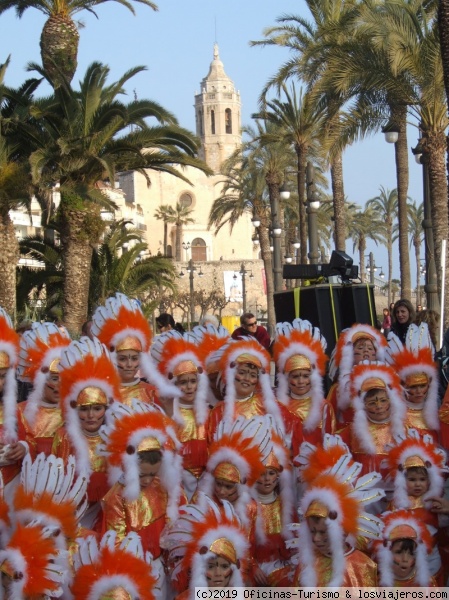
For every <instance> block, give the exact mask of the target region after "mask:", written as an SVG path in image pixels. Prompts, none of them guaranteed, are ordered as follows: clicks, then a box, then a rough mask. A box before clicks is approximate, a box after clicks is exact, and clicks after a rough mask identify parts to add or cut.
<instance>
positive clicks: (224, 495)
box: [214, 479, 239, 504]
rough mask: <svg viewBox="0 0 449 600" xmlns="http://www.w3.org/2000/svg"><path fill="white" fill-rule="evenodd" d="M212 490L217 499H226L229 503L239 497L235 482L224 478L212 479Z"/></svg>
mask: <svg viewBox="0 0 449 600" xmlns="http://www.w3.org/2000/svg"><path fill="white" fill-rule="evenodd" d="M214 481H215V483H214V492H215V495H216V496H217V498H218V499H219V500H227V501H228V502H230V503H231V504H232V503H233V502H235V501H236V500H237V498H238V497H239V490H238V487H237V484H236V483H233V482H232V481H227V480H226V479H215V480H214Z"/></svg>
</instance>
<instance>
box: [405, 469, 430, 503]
mask: <svg viewBox="0 0 449 600" xmlns="http://www.w3.org/2000/svg"><path fill="white" fill-rule="evenodd" d="M405 481H406V486H407V495H408V496H413V497H414V498H419V497H420V496H422V495H423V494H425V493H426V492H427V491H428V490H429V487H430V482H429V476H428V474H427V473H426V472H424V469H419V470H416V469H407V471H406V473H405Z"/></svg>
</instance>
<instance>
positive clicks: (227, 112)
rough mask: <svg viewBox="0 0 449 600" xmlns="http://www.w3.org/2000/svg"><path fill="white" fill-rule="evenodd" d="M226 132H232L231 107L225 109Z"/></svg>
mask: <svg viewBox="0 0 449 600" xmlns="http://www.w3.org/2000/svg"><path fill="white" fill-rule="evenodd" d="M225 126H226V133H232V111H231V109H230V108H227V109H226V110H225Z"/></svg>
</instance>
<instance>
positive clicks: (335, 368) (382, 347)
mask: <svg viewBox="0 0 449 600" xmlns="http://www.w3.org/2000/svg"><path fill="white" fill-rule="evenodd" d="M360 339H369V340H371V341H372V343H373V346H374V349H375V351H376V361H377V362H379V363H383V362H385V356H386V349H387V340H386V339H385V336H384V335H383V334H382V333H380V331H378V330H377V329H375V328H374V327H371V325H365V324H363V323H356V324H355V325H353V326H352V327H349V328H348V329H343V331H342V332H341V333H340V335H339V338H338V340H337V344H336V346H335V348H334V350H333V352H332V356H331V360H330V363H329V377H330V378H331V379H332V380H335V377H336V376H337V372H338V387H337V406H338V408H339V409H340V410H345V409H346V408H348V406H349V394H348V393H347V390H346V389H345V388H346V384H347V383H348V378H349V376H350V374H351V371H352V368H353V366H354V344H355V342H356V341H357V340H360Z"/></svg>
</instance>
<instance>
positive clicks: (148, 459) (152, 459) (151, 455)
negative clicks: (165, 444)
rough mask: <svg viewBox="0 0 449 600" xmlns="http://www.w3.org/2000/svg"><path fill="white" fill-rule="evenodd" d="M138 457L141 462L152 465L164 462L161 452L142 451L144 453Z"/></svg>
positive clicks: (140, 453)
mask: <svg viewBox="0 0 449 600" xmlns="http://www.w3.org/2000/svg"><path fill="white" fill-rule="evenodd" d="M137 456H138V457H139V461H140V462H142V463H149V464H150V465H157V463H158V462H161V460H162V452H161V451H160V450H142V452H138V453H137Z"/></svg>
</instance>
